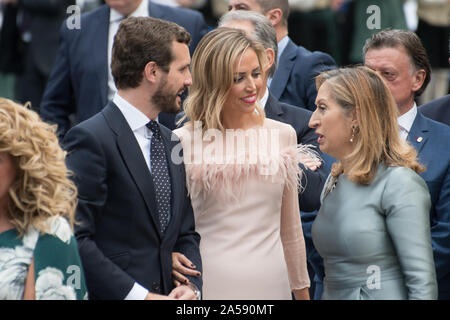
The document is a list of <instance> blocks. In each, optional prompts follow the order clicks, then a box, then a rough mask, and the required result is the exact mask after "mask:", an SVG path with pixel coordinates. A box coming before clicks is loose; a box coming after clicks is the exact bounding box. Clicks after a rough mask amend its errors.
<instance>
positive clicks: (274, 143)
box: [172, 28, 314, 299]
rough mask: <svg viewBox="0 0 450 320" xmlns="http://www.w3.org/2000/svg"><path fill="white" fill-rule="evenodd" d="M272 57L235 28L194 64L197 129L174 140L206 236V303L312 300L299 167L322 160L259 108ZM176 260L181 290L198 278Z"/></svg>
mask: <svg viewBox="0 0 450 320" xmlns="http://www.w3.org/2000/svg"><path fill="white" fill-rule="evenodd" d="M265 58H266V55H265V52H264V49H263V48H262V47H261V46H260V45H259V44H258V43H256V42H254V41H253V40H252V39H250V38H248V37H247V36H246V35H245V34H244V33H243V32H242V31H240V30H235V29H228V28H219V29H216V30H213V31H211V32H210V33H209V34H207V35H206V36H205V37H204V38H203V39H202V40H201V41H200V43H199V45H198V47H197V49H196V51H195V53H194V55H193V59H192V77H193V86H192V88H191V90H190V94H189V97H188V99H187V101H186V105H185V111H186V116H187V118H188V119H189V122H187V123H186V124H185V125H184V126H183V127H182V128H180V129H177V130H175V131H174V133H175V134H176V135H177V136H178V137H179V138H180V140H181V142H182V146H183V153H184V162H185V166H186V180H187V185H188V190H189V193H190V196H191V200H192V206H193V209H194V215H195V222H196V231H197V232H198V233H199V234H200V236H201V241H200V253H201V256H202V264H203V299H292V295H291V293H294V296H295V298H296V299H309V295H308V287H309V285H310V281H309V278H308V273H307V268H306V252H305V243H304V238H303V232H302V227H301V222H300V215H299V212H300V210H299V203H298V196H297V191H298V187H299V185H298V181H299V177H300V176H301V174H302V172H301V169H300V168H299V166H298V163H299V162H302V161H308V160H309V161H311V159H312V157H314V155H313V152H311V151H309V149H308V148H307V147H304V146H298V145H297V144H296V141H297V139H296V134H295V131H294V129H293V128H292V127H291V126H289V125H286V124H283V123H281V122H278V121H274V120H270V119H267V118H265V116H264V111H263V110H262V109H260V108H259V106H258V103H257V101H258V100H257V98H258V95H259V92H260V90H261V87H262V83H263V80H262V77H263V72H264V71H265V70H264V69H265V68H264V66H266V61H265ZM172 156H174V155H172ZM173 257H174V259H173V266H174V271H173V274H174V279H175V280H176V282H178V283H179V282H185V283H186V280H185V278H184V277H183V275H182V274H183V273H184V274H187V273H189V274H193V275H195V274H196V273H197V275H198V274H199V273H198V272H197V271H196V270H195V267H192V266H191V263H190V261H189V260H187V259H186V258H185V256H184V255H182V254H179V253H174V255H173Z"/></svg>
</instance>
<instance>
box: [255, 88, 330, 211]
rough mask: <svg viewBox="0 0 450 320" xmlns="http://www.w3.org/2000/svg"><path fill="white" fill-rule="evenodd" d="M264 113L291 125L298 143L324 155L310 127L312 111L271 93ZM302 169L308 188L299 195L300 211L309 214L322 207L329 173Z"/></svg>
mask: <svg viewBox="0 0 450 320" xmlns="http://www.w3.org/2000/svg"><path fill="white" fill-rule="evenodd" d="M264 111H265V113H266V117H267V118H269V119H273V120H277V121H280V122H284V123H287V124H290V125H291V126H292V127H293V128H294V129H295V132H296V133H297V143H301V144H310V145H313V146H315V147H316V148H315V151H317V152H318V153H319V155H322V153H321V152H320V150H319V145H318V143H317V135H316V134H315V132H314V129H311V128H310V127H308V122H309V119H310V118H311V115H312V112H311V111H309V110H306V109H303V108H297V107H294V106H291V105H288V104H286V103H282V102H280V101H278V100H277V99H276V98H275V97H274V96H273V95H272V94H270V93H269V97H268V99H267V102H266V105H265V107H264ZM300 167H301V168H302V169H303V172H305V175H303V177H302V186H306V188H305V190H304V191H303V192H302V193H299V203H300V209H301V210H302V211H308V212H310V211H315V210H317V209H319V207H320V193H321V192H322V188H323V185H324V183H325V180H326V178H327V174H328V173H327V172H326V171H325V169H324V167H323V166H322V167H320V168H319V169H317V170H316V171H312V170H309V169H307V168H306V167H305V166H304V165H303V164H300Z"/></svg>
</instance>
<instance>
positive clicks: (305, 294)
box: [293, 288, 310, 300]
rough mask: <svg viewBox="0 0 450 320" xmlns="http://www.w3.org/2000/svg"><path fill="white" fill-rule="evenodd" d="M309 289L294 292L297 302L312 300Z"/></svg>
mask: <svg viewBox="0 0 450 320" xmlns="http://www.w3.org/2000/svg"><path fill="white" fill-rule="evenodd" d="M308 289H309V288H303V289H298V290H293V292H294V297H295V300H310V299H309V291H308Z"/></svg>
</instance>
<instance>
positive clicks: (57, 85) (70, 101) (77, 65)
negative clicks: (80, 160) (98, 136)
mask: <svg viewBox="0 0 450 320" xmlns="http://www.w3.org/2000/svg"><path fill="white" fill-rule="evenodd" d="M126 16H151V17H154V18H159V19H163V20H169V21H173V22H175V23H177V24H179V25H181V26H183V27H184V28H186V30H188V31H189V32H190V33H191V35H192V42H191V46H190V50H191V53H192V52H193V50H194V49H195V47H196V45H197V43H198V41H200V39H201V37H202V36H203V35H204V34H205V33H206V32H207V25H206V24H205V21H204V19H203V17H202V15H201V14H200V13H198V12H196V11H193V10H189V9H183V8H172V7H168V6H162V5H157V4H154V3H152V2H151V1H149V0H106V5H104V6H101V7H100V8H98V9H96V10H94V11H91V12H88V13H86V14H84V15H82V16H81V25H80V28H75V29H69V28H68V26H67V25H66V24H63V27H62V29H61V42H60V48H59V53H58V56H57V59H56V62H55V66H54V68H53V71H52V73H51V76H50V79H49V81H48V84H47V88H46V90H45V93H44V97H43V101H42V104H41V116H42V118H43V119H45V120H47V121H49V122H52V123H56V124H57V125H58V131H59V134H60V135H61V136H63V135H64V134H65V133H66V132H67V130H68V129H69V128H70V126H71V122H75V123H79V122H81V121H83V120H85V119H88V118H90V117H91V116H93V115H94V114H96V113H97V112H99V111H100V110H101V109H100V108H101V106H104V105H105V104H106V102H107V101H108V100H110V99H111V98H112V96H113V95H114V92H115V91H116V88H115V86H114V81H113V79H112V75H111V73H110V68H109V65H110V62H109V61H110V56H111V55H110V53H111V47H112V39H113V37H114V34H115V32H116V31H117V27H118V24H119V23H120V21H121V20H122V19H123V18H124V17H126ZM70 117H74V119H73V118H70ZM159 120H160V122H161V123H163V124H165V125H167V126H168V127H169V128H170V129H173V128H174V115H169V114H166V113H163V114H161V115H160V117H159Z"/></svg>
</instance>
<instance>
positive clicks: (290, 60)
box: [270, 39, 297, 99]
mask: <svg viewBox="0 0 450 320" xmlns="http://www.w3.org/2000/svg"><path fill="white" fill-rule="evenodd" d="M296 51H297V46H296V45H295V44H294V43H293V42H292V40H291V39H289V42H288V44H287V46H286V48H285V49H284V51H283V54H282V55H281V57H280V60H279V64H278V67H277V70H276V71H275V74H274V76H273V79H272V82H271V84H270V92H271V93H272V94H273V95H274V97H275V98H276V99H280V97H281V95H282V94H283V91H284V88H286V84H287V82H288V80H289V76H290V74H291V71H292V68H293V66H294V63H295V59H296V57H297V53H296Z"/></svg>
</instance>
